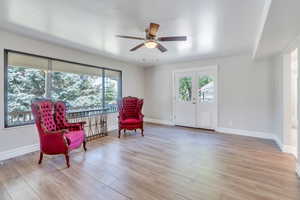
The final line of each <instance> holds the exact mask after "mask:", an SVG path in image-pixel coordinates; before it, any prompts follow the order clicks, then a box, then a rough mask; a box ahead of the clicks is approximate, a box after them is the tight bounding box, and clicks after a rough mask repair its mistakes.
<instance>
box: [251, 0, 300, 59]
mask: <svg viewBox="0 0 300 200" xmlns="http://www.w3.org/2000/svg"><path fill="white" fill-rule="evenodd" d="M269 1H270V6H269V9H268V11H267V12H268V13H267V17H266V18H265V21H264V22H262V23H263V29H262V32H261V35H260V37H259V43H258V44H257V48H256V50H255V52H254V56H255V58H258V59H259V58H264V57H268V56H272V55H274V54H277V53H280V52H282V51H283V50H285V49H286V48H287V47H288V46H289V45H290V43H291V42H292V41H293V40H295V39H296V37H297V36H299V34H300V21H299V19H300V1H299V0H269Z"/></svg>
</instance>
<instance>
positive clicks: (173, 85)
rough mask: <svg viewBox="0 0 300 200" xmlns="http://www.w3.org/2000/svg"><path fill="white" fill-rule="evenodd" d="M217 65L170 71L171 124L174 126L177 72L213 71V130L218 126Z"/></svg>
mask: <svg viewBox="0 0 300 200" xmlns="http://www.w3.org/2000/svg"><path fill="white" fill-rule="evenodd" d="M218 69H219V66H218V65H206V66H203V67H194V68H186V69H177V70H173V71H172V124H174V125H175V113H176V111H175V100H176V91H175V90H176V89H175V74H176V73H178V72H190V71H202V70H203V71H205V70H214V71H215V72H216V80H215V82H216V84H215V91H216V92H215V94H216V96H215V101H216V110H217V111H216V114H217V115H216V119H215V120H216V127H214V130H216V129H217V128H218V125H219V92H218V82H219V81H218V79H219V78H218V71H219V70H218Z"/></svg>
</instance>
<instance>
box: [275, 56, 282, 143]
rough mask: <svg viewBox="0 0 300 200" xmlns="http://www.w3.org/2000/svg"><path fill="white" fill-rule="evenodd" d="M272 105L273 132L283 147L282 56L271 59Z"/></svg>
mask: <svg viewBox="0 0 300 200" xmlns="http://www.w3.org/2000/svg"><path fill="white" fill-rule="evenodd" d="M272 66H273V87H274V88H273V91H274V104H273V116H274V122H273V124H274V126H273V132H274V133H275V135H276V137H277V142H278V143H279V145H281V146H282V145H283V114H284V112H283V56H282V55H278V56H274V57H272Z"/></svg>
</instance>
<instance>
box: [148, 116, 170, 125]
mask: <svg viewBox="0 0 300 200" xmlns="http://www.w3.org/2000/svg"><path fill="white" fill-rule="evenodd" d="M144 121H145V122H149V123H153V124H163V125H168V126H174V123H173V122H172V121H168V120H160V119H152V118H148V117H145V118H144Z"/></svg>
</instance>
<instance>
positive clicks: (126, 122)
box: [121, 118, 142, 124]
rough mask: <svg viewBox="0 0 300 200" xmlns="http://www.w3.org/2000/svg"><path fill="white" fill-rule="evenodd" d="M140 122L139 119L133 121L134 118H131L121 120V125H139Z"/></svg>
mask: <svg viewBox="0 0 300 200" xmlns="http://www.w3.org/2000/svg"><path fill="white" fill-rule="evenodd" d="M141 122H142V121H141V120H139V119H134V118H131V119H125V120H122V121H121V123H122V124H138V123H141Z"/></svg>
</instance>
